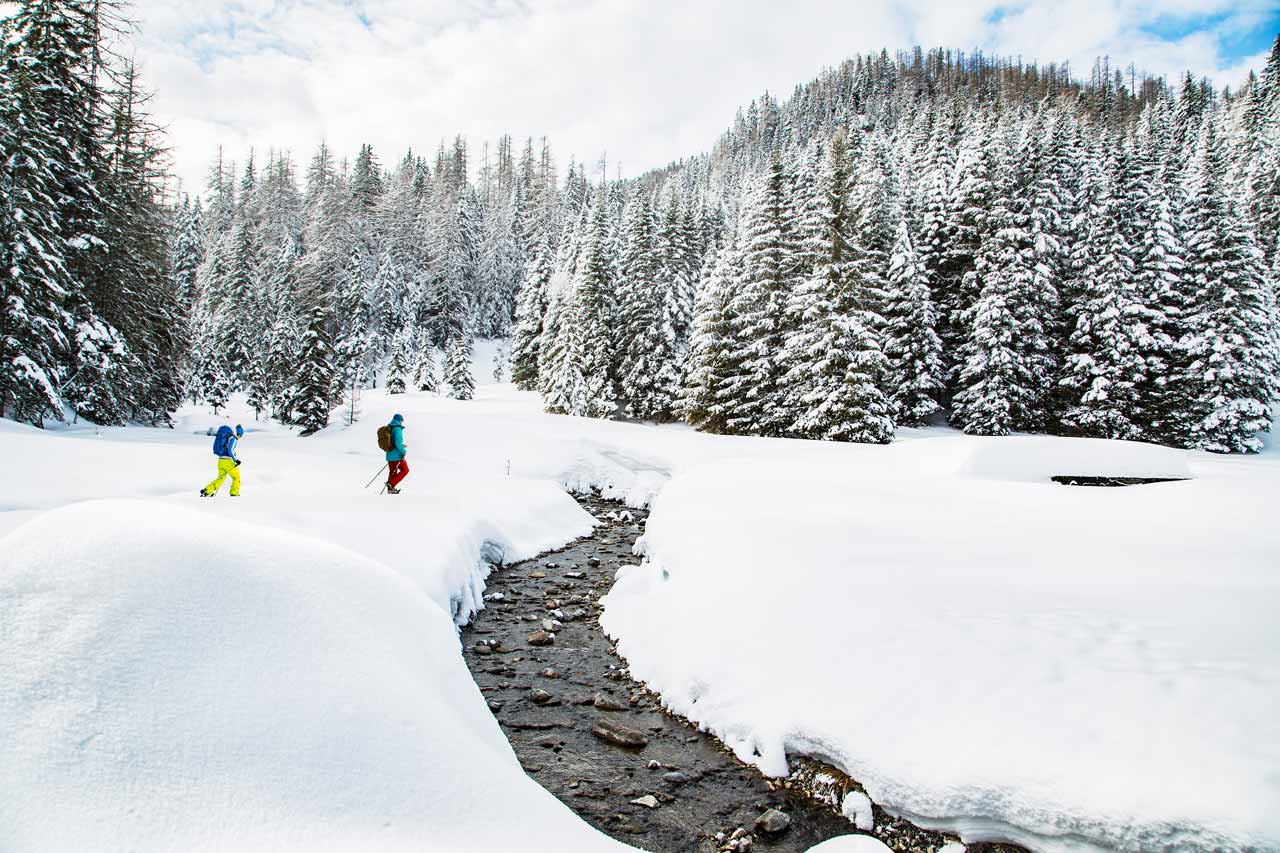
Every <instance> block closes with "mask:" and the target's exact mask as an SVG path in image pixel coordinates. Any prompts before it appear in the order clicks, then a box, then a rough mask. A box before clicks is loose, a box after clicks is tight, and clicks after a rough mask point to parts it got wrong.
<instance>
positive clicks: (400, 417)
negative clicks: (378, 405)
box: [391, 415, 404, 424]
mask: <svg viewBox="0 0 1280 853" xmlns="http://www.w3.org/2000/svg"><path fill="white" fill-rule="evenodd" d="M391 422H392V423H393V424H400V423H404V415H392V416H391Z"/></svg>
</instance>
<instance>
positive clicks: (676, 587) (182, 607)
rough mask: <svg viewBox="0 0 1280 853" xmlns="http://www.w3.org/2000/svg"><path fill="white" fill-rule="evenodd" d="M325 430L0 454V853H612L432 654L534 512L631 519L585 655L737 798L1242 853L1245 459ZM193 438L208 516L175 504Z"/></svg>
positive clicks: (1262, 781) (1250, 701)
mask: <svg viewBox="0 0 1280 853" xmlns="http://www.w3.org/2000/svg"><path fill="white" fill-rule="evenodd" d="M491 358H492V354H491V353H486V350H485V349H484V348H481V349H480V351H479V353H478V356H477V362H478V364H479V365H480V367H479V369H478V370H477V373H482V374H483V377H484V378H487V377H488V371H489V370H490V369H491V368H490V367H489V365H488V360H489V359H491ZM361 409H362V417H361V421H360V422H359V423H357V424H356V426H355V427H354V428H347V427H345V426H343V425H341V424H335V425H334V426H331V427H330V428H329V429H328V430H325V431H324V432H323V433H321V434H319V435H317V436H315V437H313V438H309V439H300V438H298V437H296V435H295V434H293V433H291V432H289V431H287V430H285V429H283V428H281V427H279V426H276V425H272V426H266V425H262V424H258V425H255V424H254V423H253V418H252V415H251V414H247V413H246V412H245V411H244V410H243V409H240V410H237V411H235V412H233V413H232V414H231V415H230V416H229V417H215V416H213V415H212V414H210V413H208V412H202V411H197V410H194V409H192V410H187V411H184V412H182V413H181V418H180V422H179V425H178V427H177V429H175V430H172V431H170V430H151V429H141V428H125V429H103V430H100V431H99V430H95V429H93V428H92V427H84V426H80V427H72V428H62V429H57V430H50V431H46V432H41V431H38V430H35V429H31V428H28V427H23V426H18V425H15V424H13V423H10V422H0V444H2V445H3V446H4V448H5V451H6V452H5V457H6V460H7V466H6V467H7V474H8V476H7V477H6V479H5V482H4V485H0V537H4V538H3V540H0V671H2V672H4V673H5V678H3V679H0V850H14V851H30V850H42V851H43V850H73V849H82V850H87V849H94V850H125V849H183V850H226V849H236V850H255V849H261V850H266V849H271V850H299V851H302V850H307V851H313V850H329V849H333V850H337V849H342V850H351V849H377V850H397V849H406V850H408V849H414V850H423V849H432V850H441V851H444V850H451V851H481V850H484V851H489V850H492V851H498V850H529V851H534V850H584V851H585V850H593V851H594V850H600V851H607V850H611V849H617V850H623V849H629V848H626V847H624V846H623V845H620V844H616V843H615V842H612V841H610V840H609V839H607V838H605V837H604V836H602V835H600V834H598V833H596V832H595V831H594V830H593V829H591V828H590V827H588V826H587V825H586V824H584V823H582V822H581V821H579V820H578V819H577V818H576V817H575V816H574V815H573V814H572V813H571V812H570V811H569V810H568V809H567V808H565V807H564V806H562V805H561V804H560V803H559V802H557V801H556V800H555V799H554V798H553V797H551V795H550V794H547V793H546V792H544V791H543V790H542V789H541V788H540V787H538V785H537V784H536V783H535V782H533V781H532V780H530V779H528V778H527V777H525V775H524V774H523V773H522V771H521V769H520V767H519V764H518V763H517V762H516V759H515V757H514V755H513V753H512V752H511V750H510V748H509V747H508V745H507V743H506V741H505V739H504V738H503V735H502V733H501V731H500V730H499V728H498V726H497V724H496V723H495V721H494V720H493V719H492V717H491V715H490V714H489V712H488V710H487V709H486V707H485V704H484V700H483V698H482V696H481V694H480V693H479V691H478V689H477V688H476V687H475V685H474V683H473V682H472V681H471V679H470V677H469V674H468V673H467V670H466V667H465V665H464V664H463V661H462V659H461V656H460V654H459V647H458V640H457V636H456V632H455V629H454V626H455V624H458V623H461V622H463V621H465V620H466V619H467V618H468V617H469V616H470V615H471V614H472V613H473V612H474V610H475V609H476V608H477V607H479V606H481V599H480V594H481V592H482V591H483V587H484V577H485V575H486V572H487V568H486V566H485V563H484V559H483V558H484V557H488V558H490V559H494V558H497V557H498V556H499V555H501V556H502V558H503V559H505V560H506V561H508V562H510V561H514V560H518V559H521V558H524V557H528V556H531V555H533V554H536V553H538V552H540V551H543V550H547V549H551V548H554V547H558V546H559V545H561V544H564V543H566V542H568V541H570V540H572V539H574V538H576V537H578V536H580V535H582V534H583V533H585V532H586V531H587V530H588V529H589V528H590V525H591V519H590V518H589V517H588V516H587V515H586V513H584V512H583V511H582V510H580V509H579V508H578V507H577V505H576V504H575V503H574V501H573V500H572V499H571V498H569V497H568V496H567V495H566V494H565V493H564V490H563V488H564V487H565V486H568V487H571V488H587V487H598V488H603V489H605V490H606V491H607V492H609V493H610V494H612V495H614V496H617V497H620V498H623V499H626V500H629V501H630V502H632V503H645V502H648V501H650V500H652V501H653V515H652V517H651V520H650V523H649V526H648V531H647V534H646V537H645V540H644V542H643V546H642V548H643V549H644V550H645V551H646V553H647V561H646V562H645V563H644V564H643V565H640V566H636V567H632V568H630V569H626V570H624V571H623V573H622V577H621V579H620V582H619V583H618V585H617V586H616V587H615V589H614V591H613V592H612V593H610V595H609V596H608V599H607V608H606V614H605V626H606V629H607V630H608V631H609V632H610V633H611V634H613V635H614V636H615V637H617V638H618V640H619V642H620V649H621V651H622V652H623V653H624V654H625V655H626V656H627V658H628V659H629V660H630V662H631V664H632V667H633V671H634V674H635V675H636V676H637V677H638V678H640V679H642V680H644V681H647V682H648V683H649V684H650V685H651V686H652V687H654V688H655V689H657V690H659V691H660V692H661V693H662V695H663V696H664V699H665V700H666V701H667V702H668V703H669V704H670V706H671V707H672V708H673V709H674V710H676V711H678V712H680V713H682V714H685V715H687V716H689V717H691V718H692V719H694V720H697V721H698V722H699V723H701V724H702V725H703V726H704V727H706V728H708V729H709V730H711V731H713V732H715V733H716V734H718V735H719V736H721V737H722V738H724V739H725V740H726V742H728V743H729V744H730V745H731V746H733V748H734V749H735V750H737V752H738V753H739V755H741V756H742V757H743V758H745V759H747V760H749V761H753V762H755V763H757V764H758V765H760V767H761V768H762V769H763V770H765V771H766V772H769V773H784V772H786V754H787V753H788V752H804V753H809V754H813V755H817V756H819V757H823V758H825V759H827V760H829V761H831V762H833V763H835V764H837V765H839V766H840V767H842V768H843V769H845V770H846V771H848V772H849V773H850V774H851V775H852V776H854V777H855V778H856V779H858V780H859V781H861V782H863V783H864V784H865V785H866V786H867V790H868V792H869V793H870V794H871V796H872V798H873V799H874V800H875V801H876V802H877V803H880V804H881V805H883V806H885V807H886V808H889V809H890V810H892V811H895V812H900V813H903V814H907V815H910V816H912V817H913V818H914V819H916V820H918V821H920V822H921V823H924V824H928V825H932V826H940V827H950V828H953V829H955V830H957V831H959V832H960V833H961V835H962V836H964V837H965V838H966V839H967V840H976V839H983V838H994V837H1000V838H1010V839H1016V840H1020V841H1022V842H1024V843H1026V844H1028V845H1030V846H1032V847H1034V848H1037V849H1043V850H1062V851H1066V850H1072V851H1074V850H1091V849H1108V848H1110V849H1122V850H1135V851H1136V850H1149V849H1168V850H1183V849H1185V850H1192V849H1203V850H1209V849H1219V850H1246V849H1255V850H1265V849H1280V816H1278V812H1280V810H1277V808H1276V804H1277V803H1280V775H1277V768H1278V767H1280V722H1278V721H1280V628H1277V620H1276V619H1275V613H1276V612H1278V610H1280V592H1278V584H1277V580H1276V576H1275V572H1274V567H1275V565H1277V564H1280V532H1277V526H1276V525H1275V523H1274V512H1275V510H1274V507H1276V506H1277V505H1280V454H1277V453H1275V452H1273V451H1269V452H1268V453H1266V454H1263V455H1262V456H1261V457H1255V458H1239V457H1233V458H1219V457H1212V456H1209V455H1206V454H1192V453H1184V452H1181V451H1169V450H1164V449H1160V448H1152V447H1149V446H1142V445H1124V444H1122V443H1115V442H1098V441H1075V440H1065V439H1048V438H1012V439H1004V440H1001V439H975V438H968V437H964V436H960V435H958V434H956V433H953V432H950V431H945V430H934V431H916V432H912V431H903V432H902V433H901V434H900V438H899V441H898V442H897V443H895V444H893V445H891V446H889V447H887V448H886V447H863V446H839V445H830V444H815V443H806V442H785V441H774V440H764V439H735V438H720V437H712V436H704V435H700V434H697V433H694V432H692V431H690V430H688V429H685V428H680V427H665V428H656V427H649V426H640V425H626V424H616V423H606V422H598V421H587V420H582V419H576V418H563V417H553V416H547V415H543V414H541V413H540V411H539V406H538V401H537V399H536V397H534V396H533V395H529V394H524V393H521V392H517V391H514V390H513V389H511V388H510V386H506V385H482V387H481V389H480V393H479V396H478V398H477V399H476V400H474V401H470V402H465V403H461V402H455V401H449V400H445V399H441V398H437V397H433V396H428V395H414V394H410V395H402V396H399V397H394V398H390V399H388V398H385V397H384V396H383V395H382V394H381V393H380V392H366V394H365V395H364V398H363V401H362V405H361ZM395 411H399V412H402V413H404V415H405V417H406V420H407V424H408V429H407V431H406V436H405V437H406V443H407V444H408V446H409V463H410V465H411V467H412V474H411V475H410V477H409V479H408V480H407V481H406V482H405V484H404V490H405V493H404V494H403V495H400V496H399V497H395V498H392V497H386V496H378V495H377V494H376V491H377V484H376V483H375V485H374V486H373V487H370V488H369V489H368V490H367V491H366V490H363V489H362V487H363V486H364V484H365V482H367V481H368V480H369V479H370V477H372V476H373V475H374V473H375V472H376V471H377V470H378V467H379V466H380V465H381V464H382V462H381V454H380V452H379V451H378V450H377V448H376V445H375V441H374V429H375V428H376V427H377V426H378V425H379V424H381V423H385V422H386V420H387V419H388V418H389V416H390V415H391V414H392V413H393V412H395ZM228 419H229V420H231V421H232V422H235V421H236V420H237V419H238V420H239V421H240V422H243V423H244V424H245V426H246V427H247V428H248V429H249V433H248V435H247V436H246V438H245V440H244V442H243V444H242V446H241V448H240V455H241V457H242V458H243V460H244V465H243V468H242V470H243V472H244V494H243V496H242V497H240V498H238V499H236V500H230V499H229V498H227V497H226V489H225V487H224V491H223V494H222V495H220V496H219V497H218V498H217V499H214V500H201V499H200V498H199V497H198V496H197V495H196V492H197V491H198V489H199V488H200V487H201V486H202V485H203V484H204V483H205V482H207V481H208V480H209V478H210V477H211V476H212V473H213V468H214V465H213V456H212V454H210V453H209V444H210V441H211V440H210V438H209V437H208V436H207V435H206V434H205V432H206V431H207V430H208V429H209V428H211V427H214V426H216V425H217V424H219V423H222V422H225V421H226V420H228ZM1052 474H1077V475H1089V474H1099V475H1102V474H1110V475H1128V476H1141V475H1151V476H1184V477H1185V476H1190V477H1192V478H1193V479H1191V480H1189V481H1185V482H1176V483H1165V484H1159V485H1149V486H1140V487H1134V488H1127V489H1085V488H1069V487H1064V486H1058V485H1054V484H1052V483H1049V482H1047V478H1048V476H1050V475H1052ZM822 849H823V850H826V849H832V850H835V849H850V850H852V849H865V847H864V846H863V845H862V842H858V843H850V844H847V845H846V846H844V847H840V846H835V845H832V846H829V847H823V848H822Z"/></svg>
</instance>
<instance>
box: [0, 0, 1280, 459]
mask: <svg viewBox="0 0 1280 853" xmlns="http://www.w3.org/2000/svg"><path fill="white" fill-rule="evenodd" d="M124 15H125V10H123V9H120V8H117V7H115V6H114V5H113V4H112V3H109V2H99V0H93V1H92V2H91V0H58V2H51V0H22V2H20V3H18V4H17V7H16V9H15V11H13V12H12V14H11V15H10V16H9V17H8V18H6V19H5V21H4V31H3V54H2V55H0V145H3V175H2V177H0V251H3V253H4V263H3V264H2V265H0V268H2V269H3V275H2V276H0V291H2V293H0V416H3V417H6V418H11V419H16V420H19V421H25V422H29V423H34V424H42V423H45V422H48V421H50V420H70V419H76V418H78V419H84V420H87V421H90V422H93V423H98V424H121V423H127V422H140V423H146V424H153V425H163V424H166V423H168V422H169V421H170V417H171V413H173V412H174V411H175V410H176V408H177V407H178V406H179V405H180V404H181V403H182V402H183V401H185V400H188V399H190V400H195V401H200V402H204V403H208V404H211V405H212V406H213V407H214V409H215V410H216V409H217V408H219V407H220V406H221V405H223V404H225V402H226V401H227V399H228V398H229V396H230V395H231V394H233V393H237V392H243V393H245V394H247V399H248V400H249V402H250V404H251V406H252V408H253V409H254V411H255V412H256V413H257V414H258V416H259V417H260V418H263V419H268V418H270V419H274V420H277V421H280V422H283V423H286V424H291V425H296V426H297V427H299V428H300V430H301V431H302V433H303V434H310V433H312V432H315V431H317V430H319V429H321V428H323V427H325V426H326V425H327V424H329V423H330V422H335V421H337V420H339V419H340V418H343V417H358V405H356V403H357V401H358V397H359V394H360V392H361V390H362V389H366V388H371V387H378V388H385V389H386V390H387V391H388V392H390V393H397V392H403V391H406V390H419V391H438V392H440V393H442V394H448V395H450V396H452V397H454V398H457V399H462V400H465V399H469V398H470V397H471V395H472V393H473V391H474V380H473V377H472V376H471V374H470V372H469V368H468V365H469V363H470V360H471V357H472V347H473V345H474V342H475V341H476V340H477V339H480V338H502V339H509V341H510V343H509V350H508V352H509V356H510V360H509V364H504V365H500V366H499V369H502V370H504V371H507V372H508V375H509V378H510V379H511V381H513V382H514V383H515V384H516V385H517V386H518V387H519V388H522V389H525V390H530V391H537V392H540V393H541V395H542V398H543V400H544V405H545V407H546V409H547V410H548V411H550V412H555V413H561V414H565V415H573V416H583V417H592V418H610V419H625V420H644V421H658V422H669V421H685V422H687V423H689V424H691V425H692V426H694V427H696V428H697V429H699V430H703V431H709V432H716V433H729V434H740V435H760V436H781V437H794V438H808V439H820V440H834V441H852V442H870V443H887V442H889V441H890V440H891V439H892V438H893V436H894V433H895V430H896V429H897V428H898V427H902V426H908V427H913V426H923V425H928V424H942V423H947V424H951V425H953V426H955V427H957V428H959V429H961V430H963V431H964V432H966V433H970V434H976V435H1006V434H1009V433H1013V432H1033V433H1052V434H1060V435H1073V436H1094V437H1102V438H1118V439H1136V440H1142V441H1149V442H1156V443H1162V444H1167V445H1172V446H1177V447H1184V448H1198V449H1204V450H1211V451H1218V452H1228V453H1235V452H1252V451H1257V450H1258V449H1259V448H1260V446H1261V444H1260V437H1259V434H1260V432H1262V431H1264V430H1266V429H1268V427H1269V424H1270V421H1271V406H1272V403H1273V402H1274V401H1275V400H1276V399H1277V397H1280V309H1278V308H1277V288H1278V287H1280V39H1277V41H1276V46H1275V48H1274V49H1273V51H1272V52H1271V55H1270V59H1269V61H1268V62H1267V64H1266V65H1265V68H1264V69H1263V70H1262V72H1261V73H1260V74H1258V75H1251V76H1250V77H1249V78H1248V79H1247V80H1246V81H1244V83H1243V84H1242V85H1241V86H1239V88H1220V87H1218V86H1216V85H1215V83H1214V81H1210V80H1207V79H1195V78H1193V77H1192V76H1190V75H1187V76H1186V77H1184V78H1183V79H1177V80H1166V79H1162V78H1149V77H1142V76H1137V75H1128V74H1123V73H1121V72H1119V71H1116V70H1113V69H1112V68H1111V67H1110V66H1109V64H1108V62H1107V61H1106V60H1102V59H1100V60H1099V61H1098V63H1097V64H1096V65H1095V66H1094V67H1093V68H1092V70H1091V71H1090V73H1088V74H1087V75H1083V76H1081V75H1080V74H1078V73H1077V69H1068V68H1066V67H1061V66H1055V65H1048V66H1044V65H1033V64H1023V63H1020V62H1016V61H1012V60H1010V59H1007V58H1002V57H998V56H989V55H982V54H977V53H962V52H958V51H954V50H944V49H932V50H926V49H922V48H915V49H907V50H902V51H898V52H891V49H892V47H893V46H889V48H888V49H886V50H883V51H880V52H879V53H872V54H866V55H860V56H855V57H853V58H851V59H849V60H848V61H846V62H844V63H842V64H840V65H839V66H838V67H835V68H831V69H828V70H825V71H823V72H822V73H821V74H820V75H819V76H817V77H816V78H815V79H813V80H811V81H809V82H807V83H804V84H802V85H799V86H797V87H796V88H795V89H794V91H793V92H791V93H790V95H789V96H788V97H786V98H783V99H779V98H776V97H775V96H773V95H770V94H762V95H760V96H759V97H758V98H756V99H755V100H754V101H752V102H751V103H750V104H749V105H747V106H745V107H744V108H743V109H742V110H740V111H739V113H738V115H737V116H736V117H735V118H734V119H733V121H732V123H731V125H730V126H729V127H728V128H727V129H726V130H725V131H724V133H723V135H722V136H721V137H720V138H719V139H718V140H707V141H708V143H709V148H708V149H707V150H706V151H704V152H702V153H696V152H690V153H689V156H688V157H687V158H686V159H683V160H681V161H679V162H675V163H672V164H670V165H668V166H667V167H665V168H661V169H657V170H654V171H650V172H647V173H645V174H642V175H640V176H638V177H631V178H620V177H618V176H617V175H616V174H615V175H613V176H611V175H610V174H609V168H610V164H608V163H606V162H599V163H590V162H584V161H580V160H576V159H574V158H567V162H566V159H564V158H558V157H557V155H556V154H555V152H554V149H553V146H552V143H551V142H549V141H547V140H546V139H543V138H540V137H539V136H537V135H536V134H537V129H536V128H526V129H521V133H519V134H517V133H513V134H512V135H510V136H503V137H501V138H499V139H497V140H496V141H494V142H492V143H487V144H484V145H482V146H478V145H475V144H468V142H467V139H466V137H465V136H463V135H457V136H454V135H453V134H454V131H456V130H461V128H455V129H443V128H442V129H440V130H439V132H438V135H437V136H436V137H434V138H431V139H409V138H406V139H405V147H404V149H403V150H400V151H375V150H373V148H372V147H371V146H369V145H365V146H362V147H360V148H359V150H357V151H336V150H333V149H332V148H331V147H329V146H328V145H327V144H325V143H324V142H322V141H320V140H317V146H316V148H315V149H314V150H313V151H309V152H293V151H288V150H281V149H256V150H252V151H236V152H229V151H228V152H224V153H223V155H222V156H221V157H219V158H218V159H217V160H216V161H215V162H213V163H211V164H210V166H209V172H208V184H207V186H206V187H201V188H186V187H184V188H182V191H181V192H178V193H175V192H174V189H173V187H174V182H173V181H171V180H170V179H169V175H168V162H169V158H168V152H167V147H166V140H165V134H164V132H163V129H161V128H160V127H158V126H157V125H156V124H155V123H154V122H153V121H152V120H151V118H150V117H149V115H148V99H149V93H148V86H149V85H152V84H151V83H150V82H149V81H147V80H142V79H139V76H140V75H139V74H138V73H137V71H136V70H135V68H134V67H133V65H132V63H131V62H130V61H129V60H128V59H126V58H125V57H127V56H129V51H128V28H127V26H126V25H125V23H124ZM529 132H533V133H534V134H535V135H534V136H528V133H529ZM440 138H444V139H445V141H443V142H440V141H438V140H439V139H440ZM605 147H607V140H601V148H602V149H604V148H605Z"/></svg>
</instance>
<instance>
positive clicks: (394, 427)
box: [387, 418, 406, 462]
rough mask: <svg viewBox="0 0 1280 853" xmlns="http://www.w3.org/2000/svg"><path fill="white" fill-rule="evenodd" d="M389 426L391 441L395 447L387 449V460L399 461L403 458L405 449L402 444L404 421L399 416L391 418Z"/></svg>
mask: <svg viewBox="0 0 1280 853" xmlns="http://www.w3.org/2000/svg"><path fill="white" fill-rule="evenodd" d="M389 426H390V427H391V441H392V443H393V444H395V447H393V448H391V449H390V450H388V451H387V461H388V462H399V461H400V460H402V459H404V455H405V450H406V448H405V446H404V421H402V420H400V419H399V418H392V420H391V423H390V424H389Z"/></svg>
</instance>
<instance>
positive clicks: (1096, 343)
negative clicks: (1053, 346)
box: [1059, 167, 1143, 439]
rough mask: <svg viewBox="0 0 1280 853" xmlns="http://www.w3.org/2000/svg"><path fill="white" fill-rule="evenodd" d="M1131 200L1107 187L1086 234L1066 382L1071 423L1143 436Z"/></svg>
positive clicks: (1088, 430) (1097, 433) (1086, 429)
mask: <svg viewBox="0 0 1280 853" xmlns="http://www.w3.org/2000/svg"><path fill="white" fill-rule="evenodd" d="M1113 171H1117V172H1118V171H1119V169H1118V168H1116V167H1113ZM1113 181H1114V178H1113ZM1126 206H1127V205H1126V202H1125V201H1124V200H1123V199H1121V198H1118V197H1117V196H1116V195H1115V193H1114V192H1113V191H1112V190H1111V189H1110V188H1108V189H1106V190H1104V195H1103V197H1102V198H1101V199H1100V200H1098V202H1097V210H1096V211H1094V213H1093V214H1092V215H1091V217H1090V222H1089V226H1088V230H1087V231H1086V232H1085V233H1084V234H1082V235H1081V236H1082V238H1083V239H1084V240H1086V241H1087V242H1088V244H1089V245H1090V246H1091V247H1093V248H1092V250H1091V252H1090V257H1089V265H1088V267H1087V268H1086V269H1084V270H1083V274H1082V276H1081V278H1080V281H1081V282H1082V292H1081V294H1080V298H1081V302H1080V305H1079V307H1078V308H1077V309H1076V311H1075V312H1074V314H1075V327H1074V328H1073V329H1072V331H1071V336H1070V339H1069V341H1068V355H1067V357H1066V361H1065V364H1064V365H1063V376H1062V379H1061V380H1060V381H1059V385H1061V386H1062V387H1063V388H1064V389H1065V390H1066V391H1067V392H1068V394H1067V396H1066V400H1068V401H1069V405H1068V406H1067V408H1066V410H1065V411H1064V412H1063V414H1062V425H1063V427H1064V428H1066V429H1067V430H1068V431H1070V432H1073V433H1077V434H1080V435H1088V436H1094V437H1097V438H1120V439H1135V438H1138V437H1139V436H1140V435H1141V434H1142V426H1141V424H1140V423H1139V422H1136V421H1135V415H1136V414H1137V405H1136V400H1137V390H1136V388H1135V382H1136V381H1137V379H1138V377H1140V376H1141V375H1142V371H1143V366H1142V355H1141V353H1140V352H1138V351H1137V349H1136V346H1135V344H1136V341H1135V337H1136V336H1135V334H1134V327H1135V323H1134V319H1133V317H1134V308H1135V293H1134V279H1135V271H1134V267H1135V265H1134V261H1133V249H1132V247H1131V246H1130V245H1129V242H1128V239H1127V238H1126V233H1125V232H1126V228H1125V222H1126V216H1125V208H1126Z"/></svg>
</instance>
